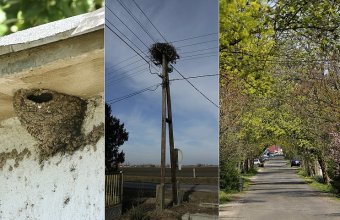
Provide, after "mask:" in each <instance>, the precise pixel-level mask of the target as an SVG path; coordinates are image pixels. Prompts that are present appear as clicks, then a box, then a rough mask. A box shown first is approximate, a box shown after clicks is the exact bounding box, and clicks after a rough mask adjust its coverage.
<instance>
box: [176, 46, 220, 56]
mask: <svg viewBox="0 0 340 220" xmlns="http://www.w3.org/2000/svg"><path fill="white" fill-rule="evenodd" d="M212 49H218V47H209V48H205V49H200V50H193V51H184V52H181V54H186V53H195V52H200V51H205V50H212Z"/></svg>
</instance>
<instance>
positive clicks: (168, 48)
mask: <svg viewBox="0 0 340 220" xmlns="http://www.w3.org/2000/svg"><path fill="white" fill-rule="evenodd" d="M149 52H150V54H151V59H152V62H153V63H154V64H155V65H157V66H159V65H162V59H163V54H165V58H166V59H167V61H168V62H170V63H176V60H177V59H179V55H178V54H177V52H176V48H175V47H174V46H172V45H171V44H169V43H155V44H153V45H152V46H151V48H150V49H149Z"/></svg>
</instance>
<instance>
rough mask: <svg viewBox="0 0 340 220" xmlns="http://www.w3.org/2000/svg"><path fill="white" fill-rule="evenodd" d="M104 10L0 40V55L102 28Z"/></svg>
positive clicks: (55, 22)
mask: <svg viewBox="0 0 340 220" xmlns="http://www.w3.org/2000/svg"><path fill="white" fill-rule="evenodd" d="M104 14H105V12H104V8H101V9H98V10H96V11H94V12H90V13H86V14H81V15H78V16H74V17H70V18H66V19H62V20H59V21H54V22H50V23H47V24H44V25H40V26H37V27H33V28H29V29H26V30H23V31H19V32H17V33H13V34H10V35H7V36H4V37H2V38H0V55H3V54H8V53H12V52H17V51H21V50H26V49H28V48H32V47H37V46H41V45H45V44H49V43H52V42H56V41H59V40H63V39H67V38H69V37H72V36H77V35H81V34H84V33H89V32H92V31H96V30H99V29H103V28H104V16H105V15H104Z"/></svg>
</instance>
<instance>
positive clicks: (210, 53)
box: [183, 52, 218, 58]
mask: <svg viewBox="0 0 340 220" xmlns="http://www.w3.org/2000/svg"><path fill="white" fill-rule="evenodd" d="M217 54H218V53H216V52H208V53H199V54H193V55H189V56H185V57H183V58H189V57H197V56H203V55H217Z"/></svg>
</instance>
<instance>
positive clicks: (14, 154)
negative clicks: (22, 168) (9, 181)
mask: <svg viewBox="0 0 340 220" xmlns="http://www.w3.org/2000/svg"><path fill="white" fill-rule="evenodd" d="M25 156H26V158H29V157H30V156H31V152H30V151H29V150H28V149H27V148H25V149H24V150H23V151H21V152H20V153H18V151H17V149H13V150H12V151H11V152H2V153H0V170H2V169H3V167H4V165H5V164H6V162H7V160H12V159H14V162H15V164H14V167H18V166H19V162H20V161H22V160H23V159H24V158H25ZM10 171H11V170H10Z"/></svg>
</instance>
